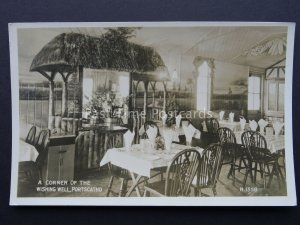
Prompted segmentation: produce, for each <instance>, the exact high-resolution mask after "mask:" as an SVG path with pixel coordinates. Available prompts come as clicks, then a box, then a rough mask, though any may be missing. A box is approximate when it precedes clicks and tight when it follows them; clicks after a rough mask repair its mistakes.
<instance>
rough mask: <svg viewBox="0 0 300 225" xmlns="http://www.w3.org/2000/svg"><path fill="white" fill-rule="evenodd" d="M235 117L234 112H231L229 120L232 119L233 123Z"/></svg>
mask: <svg viewBox="0 0 300 225" xmlns="http://www.w3.org/2000/svg"><path fill="white" fill-rule="evenodd" d="M233 119H234V113H233V112H231V113H229V121H230V122H231V123H233Z"/></svg>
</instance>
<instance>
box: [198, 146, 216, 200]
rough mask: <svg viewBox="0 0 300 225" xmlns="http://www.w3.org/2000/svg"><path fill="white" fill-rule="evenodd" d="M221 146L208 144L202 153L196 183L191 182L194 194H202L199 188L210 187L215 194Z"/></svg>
mask: <svg viewBox="0 0 300 225" xmlns="http://www.w3.org/2000/svg"><path fill="white" fill-rule="evenodd" d="M221 163H222V146H221V145H220V144H216V143H215V144H211V145H209V146H208V147H207V148H206V149H205V150H204V151H203V154H202V157H201V163H200V166H199V170H198V173H197V183H196V182H193V187H194V191H195V196H199V195H200V196H202V192H201V190H203V189H205V188H211V189H212V192H213V195H214V196H216V195H217V190H216V185H217V180H218V178H219V175H220V171H221V165H222V164H221Z"/></svg>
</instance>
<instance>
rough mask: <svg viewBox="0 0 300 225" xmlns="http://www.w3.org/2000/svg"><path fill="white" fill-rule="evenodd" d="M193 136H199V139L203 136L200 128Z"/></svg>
mask: <svg viewBox="0 0 300 225" xmlns="http://www.w3.org/2000/svg"><path fill="white" fill-rule="evenodd" d="M193 137H194V138H197V139H200V138H201V132H200V130H198V129H196V130H195V133H194V136H193Z"/></svg>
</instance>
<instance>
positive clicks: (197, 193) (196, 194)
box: [194, 187, 199, 197]
mask: <svg viewBox="0 0 300 225" xmlns="http://www.w3.org/2000/svg"><path fill="white" fill-rule="evenodd" d="M194 195H195V197H198V196H199V191H198V188H197V187H194Z"/></svg>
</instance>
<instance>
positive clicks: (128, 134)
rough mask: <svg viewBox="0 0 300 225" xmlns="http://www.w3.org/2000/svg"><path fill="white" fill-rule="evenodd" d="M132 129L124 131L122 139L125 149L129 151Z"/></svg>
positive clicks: (132, 136)
mask: <svg viewBox="0 0 300 225" xmlns="http://www.w3.org/2000/svg"><path fill="white" fill-rule="evenodd" d="M134 134H135V133H134V131H133V132H131V131H130V130H128V131H126V133H125V134H124V135H123V139H124V142H125V149H126V151H130V149H131V145H132V141H133V138H134Z"/></svg>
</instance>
